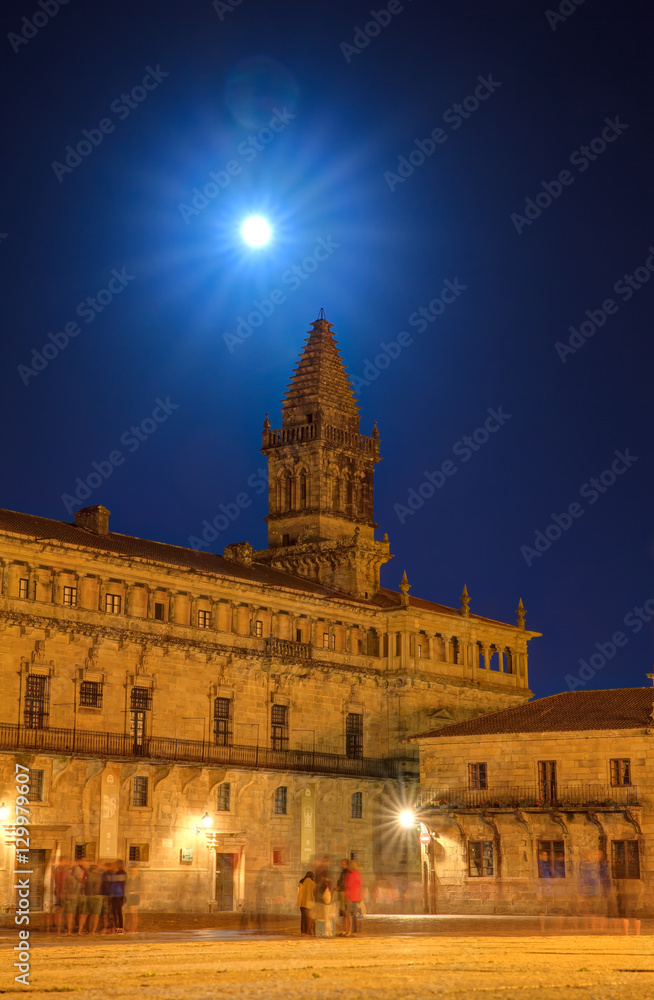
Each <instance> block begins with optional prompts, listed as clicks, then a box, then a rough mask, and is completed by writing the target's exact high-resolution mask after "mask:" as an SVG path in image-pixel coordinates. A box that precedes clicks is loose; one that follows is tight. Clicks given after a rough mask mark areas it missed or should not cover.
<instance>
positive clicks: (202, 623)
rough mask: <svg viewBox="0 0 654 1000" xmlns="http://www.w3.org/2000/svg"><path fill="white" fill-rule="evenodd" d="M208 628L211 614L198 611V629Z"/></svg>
mask: <svg viewBox="0 0 654 1000" xmlns="http://www.w3.org/2000/svg"><path fill="white" fill-rule="evenodd" d="M210 627H211V612H210V611H198V628H210Z"/></svg>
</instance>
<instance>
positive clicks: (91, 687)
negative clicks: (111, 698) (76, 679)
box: [79, 681, 102, 708]
mask: <svg viewBox="0 0 654 1000" xmlns="http://www.w3.org/2000/svg"><path fill="white" fill-rule="evenodd" d="M79 703H80V707H82V708H102V684H101V683H100V681H82V683H81V684H80V686H79Z"/></svg>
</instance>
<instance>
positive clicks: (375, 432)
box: [372, 420, 379, 438]
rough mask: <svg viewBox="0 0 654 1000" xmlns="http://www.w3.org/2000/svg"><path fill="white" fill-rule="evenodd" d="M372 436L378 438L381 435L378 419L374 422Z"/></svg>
mask: <svg viewBox="0 0 654 1000" xmlns="http://www.w3.org/2000/svg"><path fill="white" fill-rule="evenodd" d="M372 436H373V437H374V438H378V437H379V431H378V430H377V421H376V420H375V422H374V424H373V425H372Z"/></svg>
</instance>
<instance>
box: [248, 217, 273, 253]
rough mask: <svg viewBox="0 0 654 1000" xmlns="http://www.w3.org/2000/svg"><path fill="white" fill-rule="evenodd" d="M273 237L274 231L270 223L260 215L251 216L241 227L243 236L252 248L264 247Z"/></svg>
mask: <svg viewBox="0 0 654 1000" xmlns="http://www.w3.org/2000/svg"><path fill="white" fill-rule="evenodd" d="M271 235H272V230H271V228H270V225H269V223H268V222H266V220H265V219H262V218H261V216H260V215H253V216H251V217H250V218H249V219H246V220H245V222H244V223H243V225H242V226H241V236H242V237H243V239H244V240H245V242H246V243H249V244H250V246H251V247H262V246H263V245H264V244H265V243H268V241H269V240H270V237H271Z"/></svg>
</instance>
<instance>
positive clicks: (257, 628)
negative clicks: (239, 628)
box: [254, 618, 263, 639]
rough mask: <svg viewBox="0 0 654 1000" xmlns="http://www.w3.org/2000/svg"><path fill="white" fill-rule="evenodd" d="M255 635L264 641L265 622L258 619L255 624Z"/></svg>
mask: <svg viewBox="0 0 654 1000" xmlns="http://www.w3.org/2000/svg"><path fill="white" fill-rule="evenodd" d="M254 634H255V637H256V638H257V639H263V621H262V619H261V618H257V619H256V621H255V623H254Z"/></svg>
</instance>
